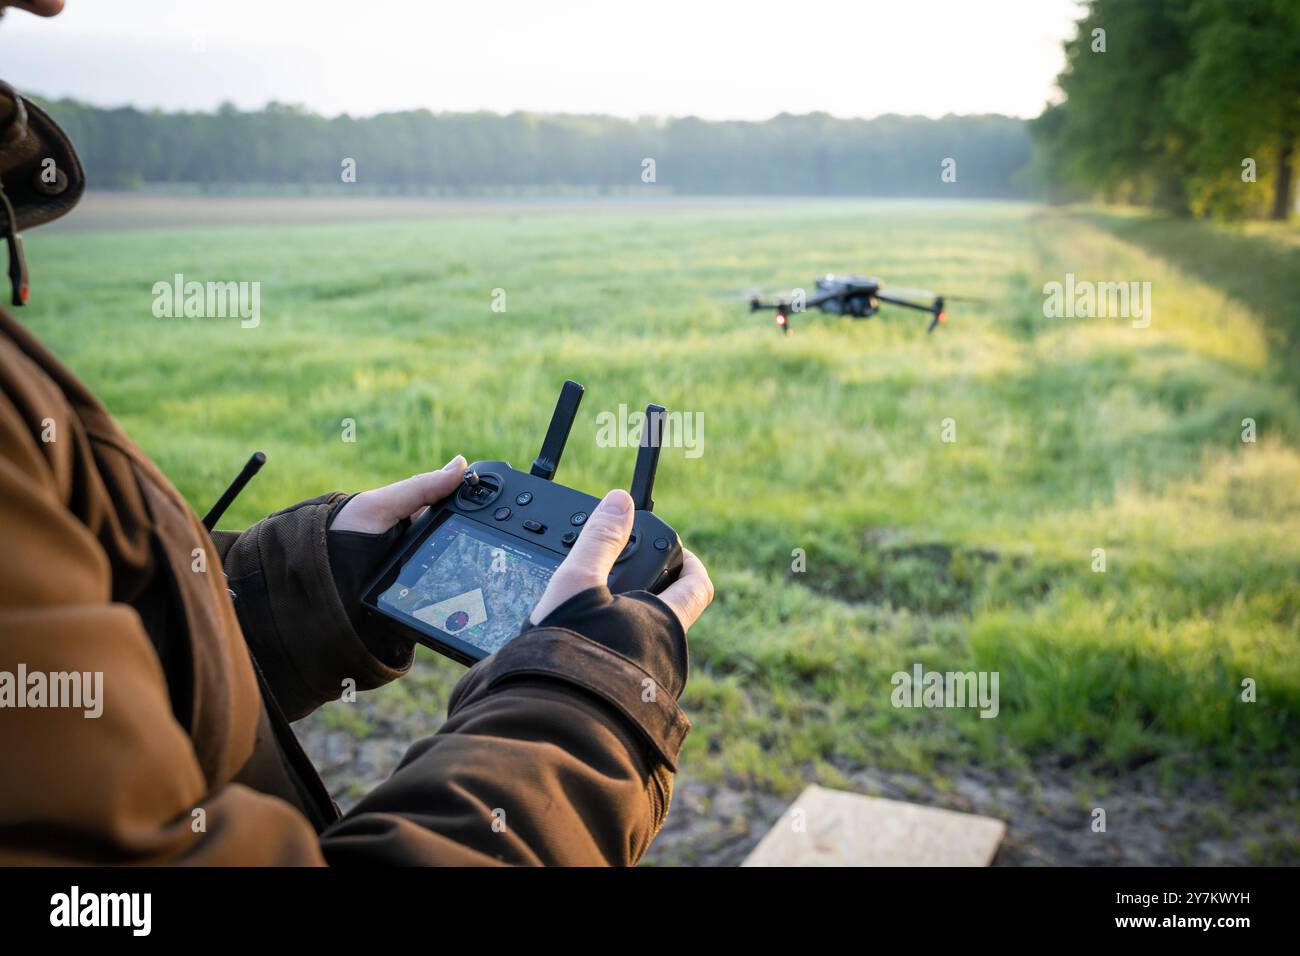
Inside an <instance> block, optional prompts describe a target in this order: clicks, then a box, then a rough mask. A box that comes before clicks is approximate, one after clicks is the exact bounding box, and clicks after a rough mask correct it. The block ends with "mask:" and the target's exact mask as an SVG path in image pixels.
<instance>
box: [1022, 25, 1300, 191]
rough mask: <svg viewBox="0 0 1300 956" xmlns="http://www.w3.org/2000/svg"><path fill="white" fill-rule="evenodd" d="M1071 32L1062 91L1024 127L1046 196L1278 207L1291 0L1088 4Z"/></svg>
mask: <svg viewBox="0 0 1300 956" xmlns="http://www.w3.org/2000/svg"><path fill="white" fill-rule="evenodd" d="M1077 28H1078V29H1077V33H1076V35H1075V36H1074V38H1073V39H1071V40H1069V41H1067V43H1066V45H1065V54H1066V66H1065V69H1064V71H1063V72H1062V73H1061V75H1060V76H1059V77H1058V80H1057V83H1058V85H1059V87H1060V89H1061V92H1062V93H1063V94H1064V99H1063V101H1062V102H1061V103H1060V104H1058V105H1055V106H1051V107H1049V108H1048V109H1047V110H1046V111H1045V112H1044V113H1043V115H1042V116H1040V117H1039V118H1038V119H1037V120H1035V121H1034V122H1033V124H1032V128H1031V129H1032V133H1033V135H1034V137H1035V140H1036V142H1037V147H1038V148H1037V150H1036V155H1035V158H1034V162H1033V168H1034V170H1035V172H1036V175H1037V177H1038V179H1039V180H1040V181H1042V182H1043V183H1045V184H1046V185H1047V186H1048V188H1049V190H1050V191H1052V192H1054V193H1055V194H1057V195H1058V196H1065V197H1069V196H1072V195H1077V194H1079V193H1081V192H1082V193H1084V194H1094V195H1102V196H1104V197H1106V198H1108V199H1112V200H1119V201H1129V202H1141V203H1148V204H1151V205H1154V206H1158V207H1162V208H1165V209H1168V210H1171V211H1174V212H1178V213H1187V212H1197V213H1202V214H1205V213H1212V214H1216V215H1223V216H1240V215H1248V214H1257V213H1260V212H1262V211H1264V210H1265V209H1268V210H1270V211H1271V212H1272V213H1273V214H1274V215H1279V216H1285V214H1286V213H1287V212H1289V211H1290V209H1291V207H1292V205H1293V204H1294V200H1293V198H1292V186H1291V182H1292V176H1291V169H1292V166H1293V164H1294V161H1295V139H1296V135H1297V131H1298V130H1300V4H1296V3H1295V0H1089V2H1088V5H1087V7H1086V10H1085V13H1084V16H1083V18H1082V19H1081V20H1079V22H1078V25H1077ZM1247 159H1253V160H1254V161H1255V163H1254V169H1255V173H1256V176H1255V181H1252V180H1250V179H1249V178H1247V177H1244V176H1243V170H1244V167H1243V164H1244V161H1245V160H1247Z"/></svg>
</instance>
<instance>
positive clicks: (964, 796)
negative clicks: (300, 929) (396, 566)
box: [295, 703, 1300, 866]
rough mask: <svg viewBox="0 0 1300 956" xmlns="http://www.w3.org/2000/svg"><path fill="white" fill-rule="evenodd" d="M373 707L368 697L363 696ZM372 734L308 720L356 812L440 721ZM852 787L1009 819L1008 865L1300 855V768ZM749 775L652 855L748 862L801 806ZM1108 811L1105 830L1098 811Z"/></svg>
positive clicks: (671, 824)
mask: <svg viewBox="0 0 1300 956" xmlns="http://www.w3.org/2000/svg"><path fill="white" fill-rule="evenodd" d="M361 706H362V707H365V704H364V703H362V704H361ZM366 720H367V721H368V722H369V723H370V724H371V727H370V729H369V730H368V732H366V734H365V736H364V738H362V739H358V737H357V736H356V735H355V734H354V732H353V731H352V730H349V729H341V728H337V727H331V726H330V725H329V722H328V721H327V720H326V719H324V718H323V716H322V715H321V714H317V715H314V716H313V717H310V718H307V719H306V720H304V721H300V722H299V723H298V724H297V725H296V728H295V729H296V730H297V731H298V734H299V737H300V739H302V741H303V745H304V746H305V747H306V749H307V752H308V754H309V755H310V756H311V758H312V760H313V761H314V762H315V764H316V766H317V767H318V768H319V769H320V770H321V775H322V777H323V778H324V780H325V784H326V786H327V787H329V789H330V792H331V793H332V794H333V795H334V798H335V799H336V800H337V801H338V802H339V805H340V806H341V807H342V808H343V809H344V810H345V811H346V810H348V809H350V808H351V807H353V806H355V804H356V803H357V801H358V800H359V799H360V798H361V796H362V795H364V794H365V793H366V792H368V791H369V790H370V789H371V788H372V787H374V786H376V785H377V784H379V783H380V782H382V781H383V780H384V779H386V778H387V777H388V776H389V774H391V773H392V772H393V770H394V769H395V768H396V766H397V764H398V761H400V760H401V758H402V755H403V754H404V753H405V752H406V749H407V747H408V745H409V743H410V742H411V741H413V740H415V739H418V738H420V737H422V736H425V735H427V734H430V733H432V732H433V731H434V730H435V729H436V728H437V725H438V724H439V723H440V720H439V719H438V718H436V717H433V716H425V715H422V716H420V717H418V718H416V719H415V720H414V723H412V720H411V717H410V715H406V716H405V717H403V718H402V720H401V723H402V724H403V726H402V727H400V728H399V727H397V726H394V725H393V724H394V721H392V720H388V719H385V718H381V717H377V716H375V715H373V714H368V715H367V716H366ZM838 769H839V771H840V772H841V774H843V776H844V778H845V779H846V781H847V782H848V789H852V790H854V791H857V792H860V793H866V794H870V795H872V796H880V797H888V798H890V799H895V800H905V801H909V802H913V803H920V804H925V805H927V806H935V807H943V808H945V809H949V810H959V811H965V812H968V813H979V814H983V815H985V816H991V817H997V818H998V819H1001V820H1004V821H1005V822H1006V823H1007V836H1006V839H1005V841H1004V842H1003V844H1002V847H1001V849H1000V850H999V852H998V855H997V858H996V859H995V861H994V863H995V865H999V866H1025V865H1041V866H1114V865H1126V866H1172V865H1189V864H1190V865H1197V866H1224V865H1246V864H1254V863H1290V864H1295V863H1300V825H1298V824H1297V821H1296V819H1295V817H1294V815H1293V814H1292V815H1290V816H1288V815H1286V814H1285V812H1279V811H1276V810H1274V809H1273V807H1275V806H1283V805H1285V804H1286V803H1287V802H1288V801H1289V802H1290V803H1291V804H1293V805H1294V803H1295V801H1296V799H1297V797H1300V773H1293V774H1291V776H1290V777H1289V778H1288V779H1289V783H1287V784H1286V785H1285V786H1282V787H1280V788H1279V790H1278V791H1277V792H1276V793H1275V794H1274V800H1273V802H1271V803H1270V804H1269V805H1268V806H1267V807H1263V808H1260V809H1254V810H1241V809H1233V808H1232V803H1231V801H1230V800H1229V795H1228V793H1227V790H1228V783H1227V782H1216V781H1213V780H1205V779H1201V778H1190V779H1182V780H1179V781H1178V782H1177V783H1176V784H1168V785H1166V784H1164V783H1163V782H1162V779H1161V777H1160V776H1159V772H1158V770H1157V768H1156V767H1155V766H1145V767H1141V768H1138V769H1136V770H1133V771H1130V772H1128V773H1125V774H1123V775H1121V776H1116V777H1114V778H1108V779H1100V780H1099V779H1098V778H1096V777H1095V776H1088V775H1086V774H1085V773H1083V772H1081V771H1079V770H1078V769H1077V768H1075V767H1070V768H1063V767H1061V766H1060V765H1059V761H1055V760H1052V759H1049V758H1044V759H1043V760H1041V761H1039V762H1038V763H1036V764H1035V765H1034V767H1033V768H1032V769H1031V770H1027V771H1024V772H1021V773H1017V774H1011V773H994V772H992V771H986V770H982V769H979V768H939V769H938V771H937V772H936V774H935V775H934V776H933V777H931V778H923V777H920V776H917V775H915V774H907V773H890V772H885V771H879V770H874V769H870V768H865V767H853V766H841V767H839V768H838ZM791 802H792V801H791V798H788V797H781V796H776V795H774V794H771V793H766V792H763V791H760V790H756V789H753V788H750V787H746V786H744V785H743V784H740V783H737V782H726V783H716V782H708V781H702V780H697V779H695V778H693V777H692V776H691V774H690V773H689V770H688V771H687V772H685V773H683V774H681V775H679V776H678V778H677V783H676V786H675V788H674V795H673V804H672V810H671V812H670V813H669V815H668V820H667V822H666V823H665V825H664V828H663V830H662V831H661V832H660V834H659V836H658V838H657V839H656V840H655V842H654V844H653V846H652V847H651V848H650V852H649V853H648V854H647V855H646V859H645V863H647V864H650V865H658V866H737V865H739V864H740V863H741V862H742V861H743V860H744V859H745V857H746V856H747V855H748V854H749V852H750V851H751V850H752V849H753V848H754V846H755V845H756V844H757V843H758V841H759V840H760V839H762V837H763V835H764V834H765V833H766V832H767V831H768V830H769V829H770V828H771V827H772V826H773V824H775V823H776V822H777V821H778V820H779V819H780V817H781V815H782V814H783V813H784V812H785V810H786V808H787V807H788V806H789V805H790V803H791ZM1095 808H1101V809H1103V810H1105V812H1106V830H1105V832H1094V831H1093V829H1092V824H1093V820H1094V815H1093V810H1094V809H1095Z"/></svg>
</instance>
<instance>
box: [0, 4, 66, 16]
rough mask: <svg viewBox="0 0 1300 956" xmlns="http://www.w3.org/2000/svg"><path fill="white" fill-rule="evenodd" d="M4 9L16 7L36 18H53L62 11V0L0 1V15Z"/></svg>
mask: <svg viewBox="0 0 1300 956" xmlns="http://www.w3.org/2000/svg"><path fill="white" fill-rule="evenodd" d="M5 7H17V8H18V9H19V10H26V11H27V12H28V13H34V14H36V15H37V16H38V17H55V16H58V15H59V13H60V11H62V10H63V0H0V13H3V12H4V8H5Z"/></svg>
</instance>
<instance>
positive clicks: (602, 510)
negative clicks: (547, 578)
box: [556, 488, 633, 587]
mask: <svg viewBox="0 0 1300 956" xmlns="http://www.w3.org/2000/svg"><path fill="white" fill-rule="evenodd" d="M632 517H633V508H632V496H631V495H629V494H628V493H627V492H626V491H624V490H623V489H622V488H615V489H614V490H613V491H611V492H610V493H609V494H607V495H606V496H605V497H604V498H602V499H601V502H600V504H599V505H597V506H596V510H595V511H593V512H592V513H591V515H590V516H589V517H588V518H587V522H586V524H584V525H583V527H582V534H580V535H579V536H578V540H577V541H575V542H574V544H573V550H571V551H570V552H569V556H568V557H567V558H565V559H564V563H563V564H561V565H560V568H559V570H558V571H556V575H557V576H562V578H563V580H564V581H565V582H566V583H569V584H577V583H581V582H587V585H586V586H588V587H591V586H593V585H596V584H604V583H605V581H606V579H607V578H608V577H609V571H610V569H611V568H612V567H614V562H615V561H616V560H617V559H618V556H619V554H621V553H622V551H623V546H624V545H626V544H627V539H628V535H630V534H631V533H632Z"/></svg>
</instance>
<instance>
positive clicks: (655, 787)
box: [322, 587, 690, 866]
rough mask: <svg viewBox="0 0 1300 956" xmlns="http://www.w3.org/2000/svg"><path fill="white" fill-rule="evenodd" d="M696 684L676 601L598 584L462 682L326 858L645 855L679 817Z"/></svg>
mask: <svg viewBox="0 0 1300 956" xmlns="http://www.w3.org/2000/svg"><path fill="white" fill-rule="evenodd" d="M579 627H580V628H581V629H582V631H581V633H580V632H579V631H578V630H575V629H574V628H579ZM685 681H686V635H685V633H684V631H683V630H682V627H681V624H680V622H678V620H677V618H676V616H675V615H674V614H673V613H672V611H671V610H670V609H669V608H668V607H667V606H666V605H665V604H663V602H662V601H660V600H659V599H658V598H656V597H654V596H652V595H650V594H646V593H644V592H637V593H633V594H627V595H620V596H619V597H612V596H611V595H610V593H609V591H608V590H607V589H606V588H604V587H600V588H592V589H591V590H589V591H585V592H583V593H582V594H579V595H577V596H575V597H574V598H571V599H570V600H569V601H568V602H566V603H565V604H564V605H561V606H560V607H559V608H557V609H556V610H555V611H554V612H552V614H551V615H550V616H549V617H548V618H547V619H546V620H545V621H542V622H541V625H540V626H538V627H534V628H530V629H528V630H526V631H525V632H524V633H523V634H521V635H520V636H519V637H517V638H516V639H515V640H513V641H512V642H510V643H509V644H507V645H506V646H505V647H504V648H502V649H501V650H500V651H498V652H497V653H496V654H494V655H493V656H492V657H490V658H488V659H487V660H485V661H482V662H480V663H479V664H477V665H476V666H475V667H473V668H472V669H471V670H470V671H469V673H467V674H466V675H465V677H464V678H462V679H461V681H460V683H459V684H458V685H457V686H456V688H455V690H454V692H453V694H452V699H451V705H450V707H449V712H448V717H447V721H446V723H444V724H443V726H442V728H441V729H440V730H439V731H438V733H437V734H435V735H434V736H433V737H431V738H429V739H428V740H424V741H421V742H420V743H417V744H416V745H415V746H413V747H412V748H411V749H410V750H409V751H408V753H407V754H406V756H405V758H404V759H403V760H402V763H401V765H400V766H399V767H398V769H397V770H396V771H395V772H394V773H393V775H392V776H391V777H390V778H389V779H388V780H387V781H385V782H384V783H382V784H380V785H379V786H378V787H376V788H375V789H374V790H373V791H371V793H370V794H368V795H367V796H366V797H365V798H364V799H363V800H362V801H361V802H360V804H358V805H357V806H356V807H355V808H354V809H353V810H352V812H351V813H349V814H348V815H347V816H345V817H344V818H343V819H342V820H340V821H339V822H338V823H336V824H334V825H333V826H332V827H331V828H330V829H329V830H327V831H326V832H325V834H324V836H323V838H322V846H323V848H324V851H325V856H326V858H327V859H328V860H329V861H330V862H331V863H335V864H339V863H353V862H373V861H384V862H393V863H405V864H411V863H435V864H446V865H467V864H479V863H503V864H548V865H554V864H563V865H583V866H593V865H629V864H632V863H635V862H636V861H637V860H639V859H640V857H641V855H642V854H643V853H644V852H645V849H646V847H647V846H649V844H650V841H651V839H652V838H653V837H654V835H655V834H656V833H657V832H658V831H659V828H660V827H661V826H662V824H663V821H664V818H665V816H666V815H667V813H668V806H669V802H670V800H671V796H672V782H673V772H674V770H675V769H676V761H677V755H678V752H679V750H680V748H681V744H682V741H683V740H684V738H685V736H686V734H687V732H688V730H689V729H690V723H689V721H688V720H687V719H686V716H685V715H684V714H683V713H682V711H681V710H680V708H679V707H678V705H677V700H676V698H677V695H678V694H679V693H680V692H681V689H682V687H683V685H684V684H685Z"/></svg>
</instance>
